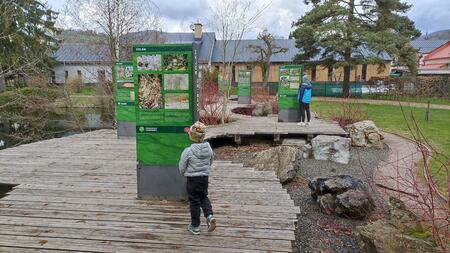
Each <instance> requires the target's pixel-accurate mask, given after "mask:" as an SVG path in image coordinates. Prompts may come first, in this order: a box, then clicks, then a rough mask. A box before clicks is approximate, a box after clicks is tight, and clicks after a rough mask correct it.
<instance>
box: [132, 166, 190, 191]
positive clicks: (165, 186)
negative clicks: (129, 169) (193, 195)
mask: <svg viewBox="0 0 450 253" xmlns="http://www.w3.org/2000/svg"><path fill="white" fill-rule="evenodd" d="M137 195H138V198H139V199H169V200H187V192H186V178H185V177H183V176H181V175H180V172H179V170H178V166H158V165H140V164H138V166H137Z"/></svg>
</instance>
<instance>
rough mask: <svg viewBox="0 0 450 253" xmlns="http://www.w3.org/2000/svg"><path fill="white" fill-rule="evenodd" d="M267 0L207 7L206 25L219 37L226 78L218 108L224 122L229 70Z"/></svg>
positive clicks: (226, 1) (227, 1) (225, 2)
mask: <svg viewBox="0 0 450 253" xmlns="http://www.w3.org/2000/svg"><path fill="white" fill-rule="evenodd" d="M270 4H271V1H269V2H267V1H264V2H260V1H251V0H222V1H215V2H214V3H213V4H212V5H211V6H210V9H211V16H210V18H209V19H210V21H209V23H210V26H211V27H212V29H213V30H214V31H215V32H216V33H217V34H218V36H219V39H220V40H222V52H221V56H222V62H221V65H222V71H221V73H220V75H222V80H225V81H226V88H225V98H224V99H225V101H224V103H223V107H222V119H221V122H222V123H224V120H225V116H226V113H227V110H228V108H227V107H228V106H227V105H228V97H229V95H230V91H231V71H232V67H233V65H234V64H235V59H236V55H237V54H238V53H239V52H238V50H239V48H240V43H241V41H242V39H243V37H244V35H246V34H247V33H248V32H250V31H252V30H253V29H255V27H256V25H257V21H258V20H259V19H260V17H261V15H262V14H263V12H264V11H265V10H266V9H267V8H268V7H269V6H270Z"/></svg>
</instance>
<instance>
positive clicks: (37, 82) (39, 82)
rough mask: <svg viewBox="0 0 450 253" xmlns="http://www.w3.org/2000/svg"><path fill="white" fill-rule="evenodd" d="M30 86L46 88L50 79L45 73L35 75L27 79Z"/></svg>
mask: <svg viewBox="0 0 450 253" xmlns="http://www.w3.org/2000/svg"><path fill="white" fill-rule="evenodd" d="M26 83H27V86H28V87H37V88H46V87H48V84H49V81H48V79H47V78H46V77H45V76H44V75H34V76H31V77H30V78H28V79H27V81H26Z"/></svg>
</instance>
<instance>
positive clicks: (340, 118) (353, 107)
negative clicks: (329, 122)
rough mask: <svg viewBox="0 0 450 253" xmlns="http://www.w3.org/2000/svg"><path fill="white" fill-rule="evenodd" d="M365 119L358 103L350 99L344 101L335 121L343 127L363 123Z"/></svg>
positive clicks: (334, 118)
mask: <svg viewBox="0 0 450 253" xmlns="http://www.w3.org/2000/svg"><path fill="white" fill-rule="evenodd" d="M364 118H365V114H364V111H363V109H362V107H361V106H360V105H359V104H358V103H357V101H352V99H350V98H344V99H342V102H341V106H340V108H339V111H338V112H337V115H336V116H335V117H333V120H335V121H337V122H338V123H339V125H340V126H341V127H345V126H347V125H349V124H353V123H355V122H358V121H361V120H363V119H364Z"/></svg>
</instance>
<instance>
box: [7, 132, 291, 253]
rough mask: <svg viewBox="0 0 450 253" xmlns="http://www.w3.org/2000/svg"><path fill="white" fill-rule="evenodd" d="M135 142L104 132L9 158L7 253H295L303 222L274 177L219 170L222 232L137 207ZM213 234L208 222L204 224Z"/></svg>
mask: <svg viewBox="0 0 450 253" xmlns="http://www.w3.org/2000/svg"><path fill="white" fill-rule="evenodd" d="M135 170H136V162H135V141H134V140H124V139H120V140H119V139H117V138H116V133H115V132H114V131H111V130H101V131H95V132H90V133H86V134H79V135H74V136H71V137H65V138H60V139H52V140H46V141H41V142H37V143H32V144H27V145H22V146H19V147H15V148H10V149H6V150H3V151H0V183H7V184H17V186H16V187H14V189H13V190H12V191H11V192H9V194H8V196H6V197H4V198H2V199H0V252H68V251H76V252H289V251H291V241H292V240H294V239H295V238H294V221H295V220H296V219H297V217H296V215H297V213H299V209H298V207H295V206H294V204H293V201H292V200H291V199H290V197H289V195H288V194H287V193H286V190H284V189H283V188H282V187H281V185H280V183H279V181H278V179H277V178H276V176H275V174H274V173H273V172H267V171H254V170H253V169H252V168H246V167H243V166H242V165H240V164H232V163H229V162H221V161H217V162H215V164H214V168H213V172H212V175H211V183H210V198H211V201H212V203H213V207H214V209H215V216H216V217H217V220H218V227H217V230H216V231H214V232H212V233H207V232H206V231H205V230H206V229H205V227H204V226H203V227H202V231H203V232H202V234H201V235H199V236H193V235H190V234H189V233H188V232H187V230H186V226H187V224H188V223H189V221H190V217H189V212H188V205H187V203H182V202H175V201H148V200H137V199H136V173H135ZM202 223H203V224H204V219H203V218H202Z"/></svg>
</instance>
